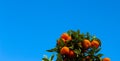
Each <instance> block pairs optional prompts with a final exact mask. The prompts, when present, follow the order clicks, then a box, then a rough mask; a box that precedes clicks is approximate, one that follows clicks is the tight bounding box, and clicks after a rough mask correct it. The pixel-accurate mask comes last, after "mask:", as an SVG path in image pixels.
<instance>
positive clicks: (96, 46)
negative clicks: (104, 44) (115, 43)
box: [91, 40, 100, 48]
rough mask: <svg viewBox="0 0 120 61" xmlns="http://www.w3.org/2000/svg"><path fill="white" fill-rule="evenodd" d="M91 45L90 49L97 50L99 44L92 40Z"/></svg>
mask: <svg viewBox="0 0 120 61" xmlns="http://www.w3.org/2000/svg"><path fill="white" fill-rule="evenodd" d="M91 45H92V47H95V48H98V47H99V45H100V43H99V42H98V41H96V40H93V41H92V42H91Z"/></svg>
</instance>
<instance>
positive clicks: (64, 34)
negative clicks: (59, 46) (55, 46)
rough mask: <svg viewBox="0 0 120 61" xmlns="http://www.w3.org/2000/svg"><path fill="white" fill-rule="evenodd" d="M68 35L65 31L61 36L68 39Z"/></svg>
mask: <svg viewBox="0 0 120 61" xmlns="http://www.w3.org/2000/svg"><path fill="white" fill-rule="evenodd" d="M68 37H69V35H68V34H67V33H63V34H62V35H61V38H63V39H65V40H67V39H68Z"/></svg>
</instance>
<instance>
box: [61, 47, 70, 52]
mask: <svg viewBox="0 0 120 61" xmlns="http://www.w3.org/2000/svg"><path fill="white" fill-rule="evenodd" d="M69 51H70V50H69V48H68V47H66V46H64V47H62V48H61V50H60V54H69Z"/></svg>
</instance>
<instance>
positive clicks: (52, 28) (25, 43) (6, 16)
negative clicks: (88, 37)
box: [0, 0, 120, 61]
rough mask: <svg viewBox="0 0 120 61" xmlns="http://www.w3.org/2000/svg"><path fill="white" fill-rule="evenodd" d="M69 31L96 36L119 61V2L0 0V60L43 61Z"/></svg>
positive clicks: (105, 53) (114, 59)
mask: <svg viewBox="0 0 120 61" xmlns="http://www.w3.org/2000/svg"><path fill="white" fill-rule="evenodd" d="M70 29H72V30H77V29H80V30H81V32H90V33H91V34H92V35H94V34H95V35H96V36H97V37H98V38H100V39H101V40H102V43H103V44H102V50H101V53H103V54H104V56H103V57H110V58H111V61H119V58H120V56H119V51H120V49H119V48H120V47H119V46H120V39H119V38H120V1H119V0H0V61H41V58H42V57H43V55H44V54H46V55H48V56H50V55H51V53H48V52H46V51H45V50H47V49H50V48H52V47H54V46H55V43H56V39H57V38H59V37H60V35H61V34H62V33H63V32H66V31H67V30H70Z"/></svg>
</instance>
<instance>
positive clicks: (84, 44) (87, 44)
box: [82, 39, 91, 49]
mask: <svg viewBox="0 0 120 61" xmlns="http://www.w3.org/2000/svg"><path fill="white" fill-rule="evenodd" d="M82 46H83V47H84V48H85V49H87V48H89V47H90V46H91V43H90V41H89V40H87V39H84V40H83V42H82Z"/></svg>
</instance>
